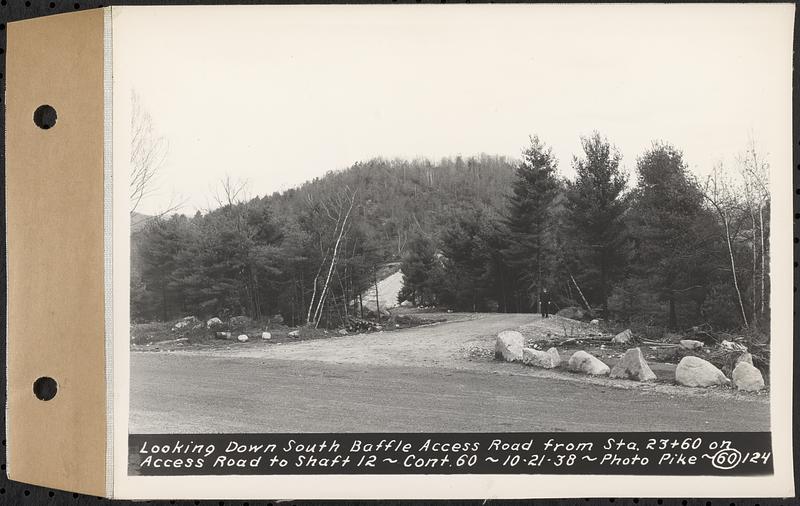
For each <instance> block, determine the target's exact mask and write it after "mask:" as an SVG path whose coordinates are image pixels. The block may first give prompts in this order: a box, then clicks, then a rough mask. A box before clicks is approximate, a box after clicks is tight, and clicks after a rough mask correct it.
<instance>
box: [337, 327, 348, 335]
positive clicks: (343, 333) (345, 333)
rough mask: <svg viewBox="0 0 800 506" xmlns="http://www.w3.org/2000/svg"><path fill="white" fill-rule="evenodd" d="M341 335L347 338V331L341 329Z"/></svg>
mask: <svg viewBox="0 0 800 506" xmlns="http://www.w3.org/2000/svg"><path fill="white" fill-rule="evenodd" d="M339 335H340V336H346V335H347V329H339Z"/></svg>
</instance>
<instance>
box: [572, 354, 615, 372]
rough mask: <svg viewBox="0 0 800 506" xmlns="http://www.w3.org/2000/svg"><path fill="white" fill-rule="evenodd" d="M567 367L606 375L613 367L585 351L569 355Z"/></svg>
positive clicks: (577, 370) (576, 370)
mask: <svg viewBox="0 0 800 506" xmlns="http://www.w3.org/2000/svg"><path fill="white" fill-rule="evenodd" d="M567 369H569V370H570V371H574V372H579V373H583V374H591V375H592V376H604V375H606V374H608V373H609V372H611V369H610V368H609V367H608V366H607V365H606V364H605V363H604V362H603V361H602V360H600V359H599V358H597V357H595V356H594V355H591V354H589V353H586V352H585V351H576V352H575V353H573V354H572V356H571V357H569V362H568V363H567Z"/></svg>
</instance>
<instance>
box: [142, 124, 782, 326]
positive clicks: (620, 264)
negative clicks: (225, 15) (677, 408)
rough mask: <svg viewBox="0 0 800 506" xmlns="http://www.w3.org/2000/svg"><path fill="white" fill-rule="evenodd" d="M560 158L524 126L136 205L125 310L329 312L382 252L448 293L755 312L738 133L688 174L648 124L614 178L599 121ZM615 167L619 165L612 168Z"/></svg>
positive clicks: (764, 278) (468, 299) (300, 319)
mask: <svg viewBox="0 0 800 506" xmlns="http://www.w3.org/2000/svg"><path fill="white" fill-rule="evenodd" d="M581 145H582V153H580V154H579V155H576V156H575V157H574V158H573V160H572V167H573V169H574V172H575V175H574V177H573V178H571V179H567V178H564V177H561V176H560V175H559V172H558V161H557V160H556V159H555V157H554V156H553V153H552V150H551V148H549V147H548V146H547V145H546V144H545V143H544V142H543V141H542V140H540V139H539V138H538V137H535V136H533V137H531V139H530V144H529V145H528V146H527V147H526V148H525V149H524V150H523V152H522V156H521V158H520V159H519V160H508V159H506V158H504V157H497V156H489V155H481V156H478V157H470V158H462V157H456V158H446V159H442V160H440V161H438V162H433V161H430V160H423V159H419V160H383V159H375V160H370V161H368V162H363V163H357V164H355V165H353V166H352V167H350V168H348V169H346V170H342V171H334V172H330V173H328V174H326V175H325V176H323V177H321V178H317V179H315V180H313V181H309V182H307V183H305V184H303V185H301V186H300V187H298V188H295V189H292V190H288V191H286V192H283V193H275V194H272V195H268V196H264V197H256V198H252V199H251V198H247V197H246V196H245V188H244V187H243V186H242V185H240V184H237V183H234V182H231V181H230V180H226V181H223V182H222V183H221V184H220V195H219V196H218V199H217V201H218V204H219V207H218V208H216V209H214V210H212V211H208V212H205V213H201V212H198V213H196V214H195V215H194V216H192V217H187V216H184V215H177V214H175V215H172V216H169V217H159V218H153V219H151V220H149V221H148V222H147V223H146V225H145V226H143V227H139V228H138V229H137V230H135V231H134V232H133V236H132V245H133V246H132V284H131V297H132V316H133V317H134V318H136V319H140V320H152V319H161V320H168V319H171V318H175V317H179V316H183V315H186V314H194V315H197V316H226V315H230V316H232V315H234V314H236V315H238V314H244V315H248V316H251V317H253V318H256V319H264V318H268V317H272V316H274V315H277V314H280V315H281V316H282V318H283V319H284V320H288V321H289V322H290V323H291V324H294V325H300V324H311V325H315V326H319V325H323V326H335V325H338V324H341V322H342V321H344V320H346V319H347V318H349V317H354V316H361V315H362V314H363V308H362V304H360V302H361V301H360V294H361V293H363V292H364V291H365V290H366V289H367V288H368V287H370V286H373V285H374V284H375V283H376V282H377V281H378V279H379V277H380V276H381V274H380V273H381V271H382V268H383V266H384V265H385V264H386V263H387V262H392V261H400V262H401V269H402V272H403V275H404V288H403V291H402V292H401V294H400V298H401V299H403V300H409V301H412V302H414V303H415V304H417V305H436V306H439V307H447V308H450V309H453V310H458V311H499V312H529V311H535V310H536V309H537V303H538V301H539V297H540V294H541V290H542V289H544V288H548V290H549V291H550V293H551V297H552V301H553V304H554V305H555V306H556V309H558V308H563V307H567V306H582V307H583V308H584V309H586V310H587V311H588V312H589V313H591V314H592V315H595V316H597V317H604V318H609V319H615V320H621V321H628V322H639V323H643V324H647V325H659V326H663V327H668V328H673V329H678V328H684V327H688V326H692V325H698V324H701V323H709V324H711V325H713V326H714V327H716V328H724V329H731V328H737V327H747V328H755V329H762V330H765V329H768V324H769V204H770V199H769V191H768V171H769V166H768V163H767V162H766V160H765V159H763V157H762V156H761V155H760V154H759V153H758V152H757V150H756V149H755V147H754V145H751V146H749V147H748V148H747V149H746V150H745V151H744V152H743V153H742V154H741V155H740V156H739V157H738V158H737V160H736V162H735V164H734V167H733V168H729V167H726V166H722V165H719V166H717V167H715V168H714V169H713V170H712V171H711V172H710V175H709V176H707V177H706V178H702V179H701V178H698V177H696V176H694V175H693V174H692V173H691V172H690V171H689V170H688V166H687V164H686V162H685V161H684V158H683V154H682V152H681V151H680V150H679V149H677V148H675V147H674V146H672V145H670V144H668V143H664V142H655V143H653V144H652V146H651V147H650V149H648V150H647V151H646V152H644V153H642V154H640V155H639V156H638V157H637V159H636V165H635V174H634V175H633V177H631V178H629V176H628V175H627V174H626V172H625V171H624V170H623V168H622V166H621V161H622V157H621V154H620V153H619V151H618V150H617V149H616V148H615V147H614V146H613V144H611V143H610V142H609V141H608V140H607V139H606V138H604V137H603V136H601V135H600V134H599V133H594V134H593V135H590V136H587V137H584V138H582V139H581ZM629 179H630V180H629Z"/></svg>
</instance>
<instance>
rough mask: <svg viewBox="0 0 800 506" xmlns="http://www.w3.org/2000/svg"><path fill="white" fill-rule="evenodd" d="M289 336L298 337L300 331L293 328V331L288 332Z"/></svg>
mask: <svg viewBox="0 0 800 506" xmlns="http://www.w3.org/2000/svg"><path fill="white" fill-rule="evenodd" d="M289 337H294V338H298V337H300V331H299V330H293V331H291V332H289Z"/></svg>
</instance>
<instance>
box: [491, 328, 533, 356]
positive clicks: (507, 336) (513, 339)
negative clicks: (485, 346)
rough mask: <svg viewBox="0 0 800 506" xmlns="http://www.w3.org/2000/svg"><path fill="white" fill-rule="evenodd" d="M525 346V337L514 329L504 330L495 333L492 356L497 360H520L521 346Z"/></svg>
mask: <svg viewBox="0 0 800 506" xmlns="http://www.w3.org/2000/svg"><path fill="white" fill-rule="evenodd" d="M523 346H525V338H524V337H522V334H520V333H519V332H517V331H516V330H504V331H502V332H500V333H499V334H497V340H496V341H495V345H494V357H495V358H496V359H497V360H505V361H506V362H520V361H522V347H523Z"/></svg>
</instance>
